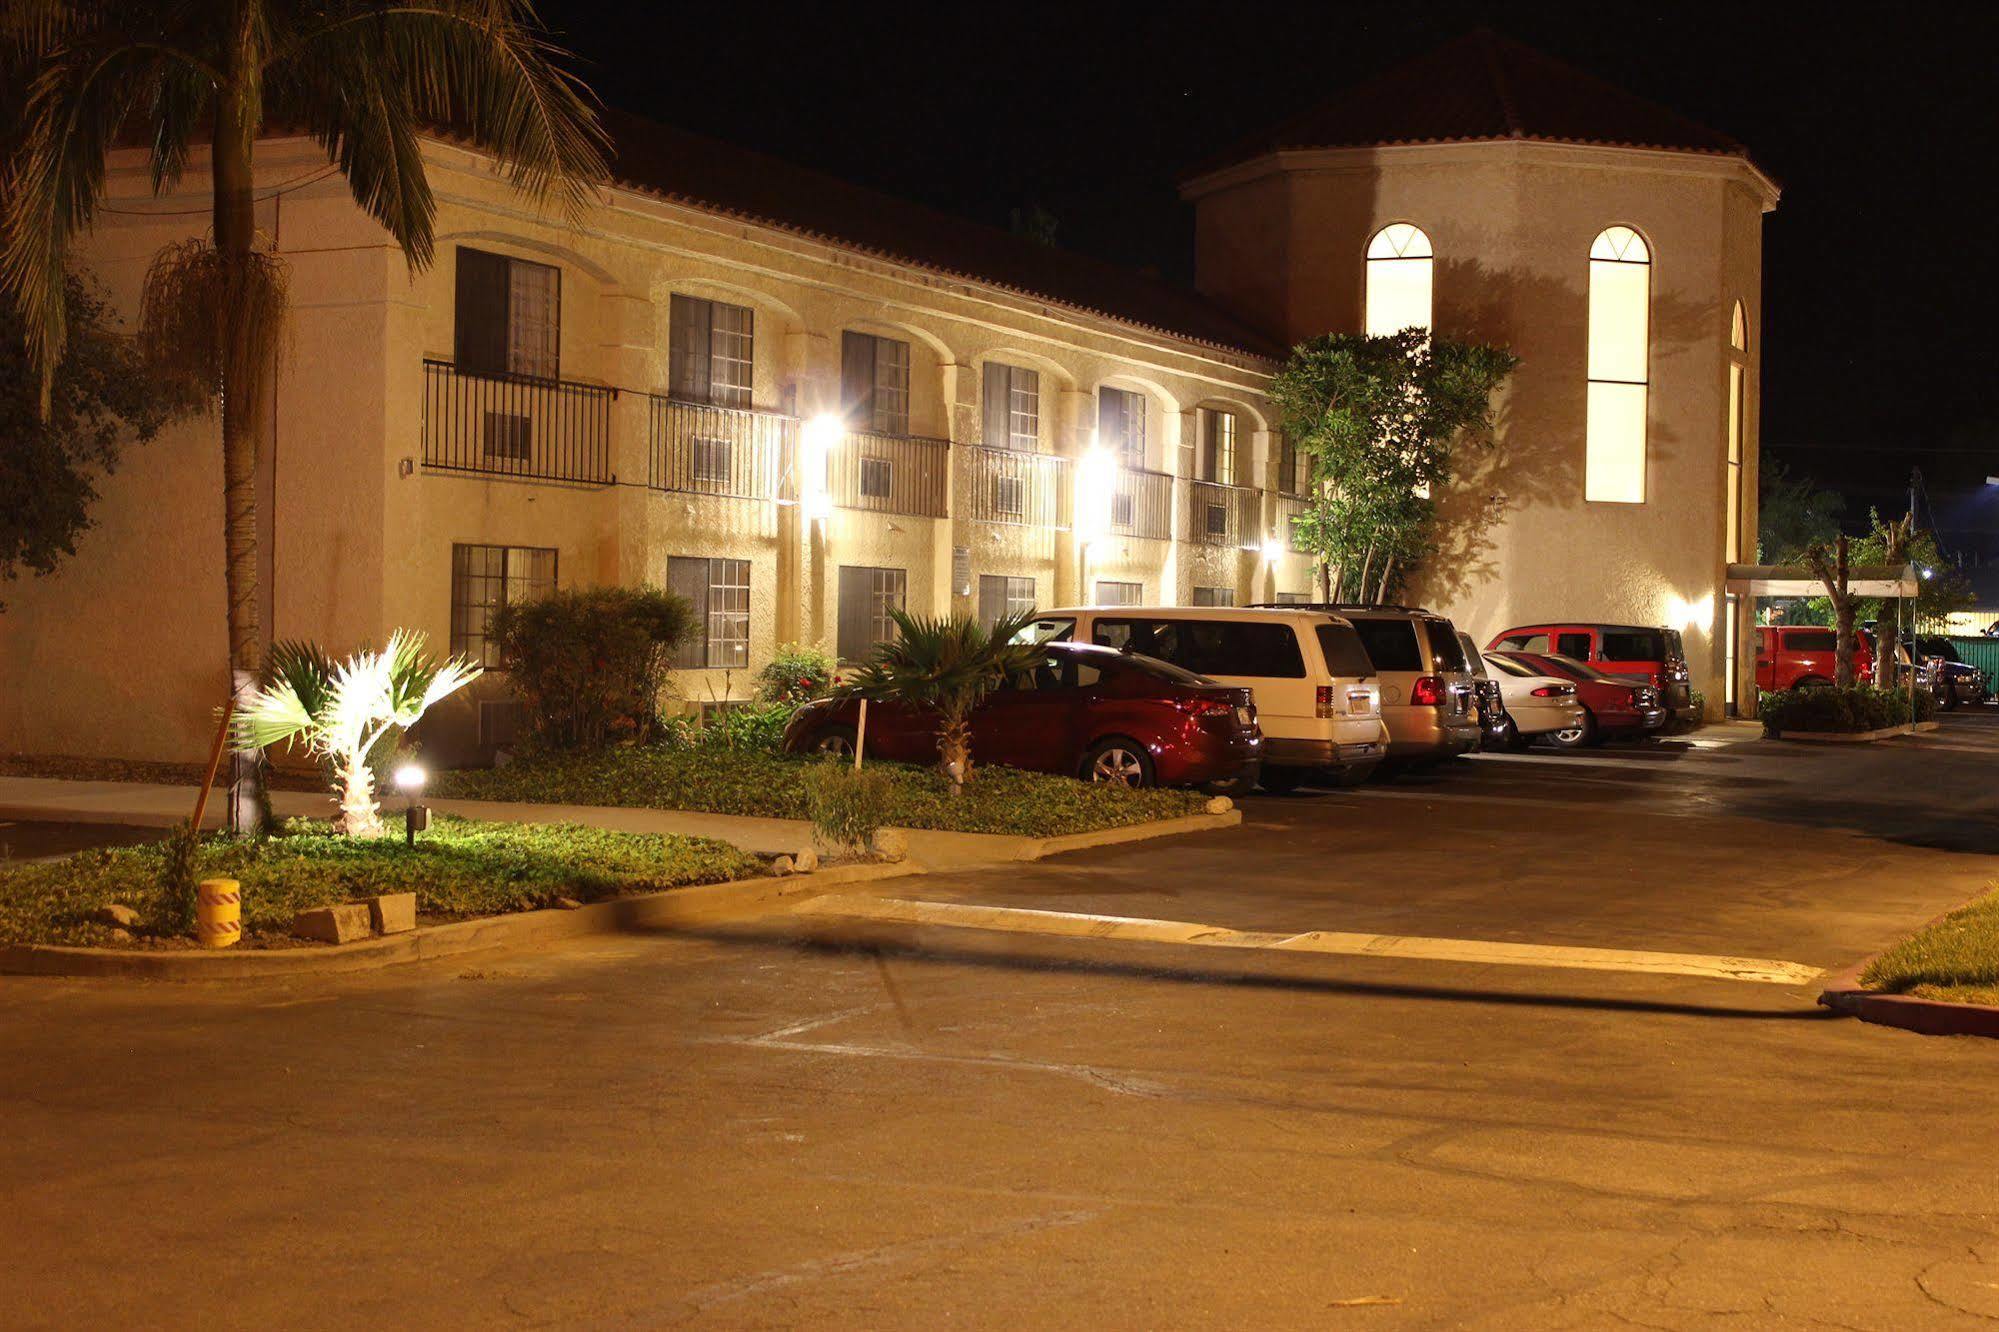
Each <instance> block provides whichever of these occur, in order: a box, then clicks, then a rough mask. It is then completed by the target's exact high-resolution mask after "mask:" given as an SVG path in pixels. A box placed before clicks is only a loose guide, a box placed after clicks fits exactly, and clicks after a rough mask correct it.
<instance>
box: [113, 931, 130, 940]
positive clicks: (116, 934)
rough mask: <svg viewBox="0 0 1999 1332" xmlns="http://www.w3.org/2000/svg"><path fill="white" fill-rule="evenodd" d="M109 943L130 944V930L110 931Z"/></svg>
mask: <svg viewBox="0 0 1999 1332" xmlns="http://www.w3.org/2000/svg"><path fill="white" fill-rule="evenodd" d="M111 942H112V943H131V942H132V931H130V930H117V929H114V930H112V931H111Z"/></svg>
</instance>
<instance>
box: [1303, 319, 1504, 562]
mask: <svg viewBox="0 0 1999 1332" xmlns="http://www.w3.org/2000/svg"><path fill="white" fill-rule="evenodd" d="M1518 363H1519V362H1518V358H1516V357H1515V356H1514V355H1513V354H1512V353H1511V352H1509V351H1507V350H1505V349H1504V348H1501V347H1491V346H1485V345H1482V344H1477V343H1467V342H1454V341H1452V340H1450V339H1448V338H1440V337H1434V336H1431V335H1430V334H1428V333H1426V332H1424V331H1423V330H1422V329H1415V328H1410V329H1404V330H1403V331H1402V332H1400V333H1395V334H1391V335H1388V336H1383V337H1370V336H1367V335H1364V334H1354V333H1333V334H1327V335H1325V336H1323V337H1318V338H1313V339H1312V340H1311V341H1309V342H1304V343H1301V344H1299V345H1298V346H1297V347H1296V348H1294V349H1293V350H1292V353H1291V357H1290V360H1289V361H1288V362H1287V363H1286V364H1285V366H1284V369H1283V370H1281V371H1279V372H1278V374H1277V377H1276V379H1275V380H1274V381H1273V383H1272V385H1271V397H1272V399H1273V400H1274V401H1275V403H1276V405H1277V408H1278V412H1279V415H1280V416H1281V418H1282V420H1283V423H1284V430H1285V432H1286V433H1287V434H1288V435H1289V436H1290V437H1291V438H1292V439H1294V440H1296V441H1297V445H1298V448H1299V451H1300V452H1302V453H1303V454H1304V455H1305V456H1306V457H1307V458H1308V459H1309V460H1310V466H1311V477H1310V482H1309V484H1308V487H1307V490H1308V493H1307V496H1306V506H1305V510H1304V512H1303V513H1301V514H1300V515H1298V517H1297V518H1295V519H1294V520H1293V521H1294V523H1295V525H1296V528H1297V535H1298V538H1299V541H1300V544H1302V545H1303V546H1304V548H1305V549H1306V550H1308V551H1309V552H1311V554H1312V556H1313V557H1314V560H1315V561H1316V563H1317V565H1318V569H1319V584H1320V591H1321V595H1322V596H1323V597H1324V598H1325V599H1326V600H1337V599H1341V598H1343V597H1344V596H1345V594H1346V591H1347V589H1348V588H1351V589H1352V591H1353V592H1354V594H1355V597H1356V599H1358V600H1362V601H1384V600H1386V599H1387V596H1388V593H1389V591H1390V589H1391V588H1392V587H1394V585H1395V580H1396V577H1397V575H1398V574H1400V573H1402V572H1405V571H1406V570H1408V569H1409V568H1411V567H1413V566H1415V565H1417V564H1419V563H1420V562H1421V561H1422V560H1423V558H1424V557H1425V556H1426V555H1427V554H1428V553H1429V552H1430V551H1431V550H1432V549H1433V548H1434V546H1435V541H1436V533H1435V524H1436V517H1437V508H1436V500H1435V498H1434V496H1435V494H1436V492H1437V491H1438V490H1439V489H1441V488H1442V487H1444V486H1445V485H1447V484H1449V482H1450V480H1451V478H1452V476H1453V475H1455V472H1456V461H1457V457H1458V453H1459V451H1460V450H1461V449H1462V448H1464V447H1466V446H1467V445H1469V446H1473V447H1482V448H1489V447H1491V445H1492V395H1493V393H1494V392H1495V391H1496V390H1497V389H1498V387H1499V386H1500V384H1501V383H1503V382H1504V381H1505V379H1506V377H1507V376H1508V375H1510V374H1511V373H1513V368H1514V366H1515V365H1517V364H1518Z"/></svg>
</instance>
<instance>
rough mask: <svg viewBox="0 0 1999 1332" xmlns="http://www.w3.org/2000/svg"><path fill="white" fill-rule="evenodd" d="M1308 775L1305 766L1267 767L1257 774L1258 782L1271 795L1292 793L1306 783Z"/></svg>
mask: <svg viewBox="0 0 1999 1332" xmlns="http://www.w3.org/2000/svg"><path fill="white" fill-rule="evenodd" d="M1307 775H1308V773H1307V770H1306V769H1304V768H1272V767H1265V768H1264V770H1263V771H1262V772H1260V773H1258V774H1257V777H1256V780H1257V784H1258V785H1259V786H1261V787H1262V788H1263V789H1264V791H1265V792H1266V793H1267V794H1270V795H1290V794H1291V793H1292V792H1293V791H1295V790H1297V789H1298V788H1299V787H1300V786H1303V785H1304V784H1305V778H1306V776H1307Z"/></svg>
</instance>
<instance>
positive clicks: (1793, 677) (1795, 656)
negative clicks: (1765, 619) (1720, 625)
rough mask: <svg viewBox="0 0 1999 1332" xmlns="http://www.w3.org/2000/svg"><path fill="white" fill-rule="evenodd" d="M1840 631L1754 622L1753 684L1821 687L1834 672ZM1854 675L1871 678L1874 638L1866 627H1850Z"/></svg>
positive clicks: (1768, 687)
mask: <svg viewBox="0 0 1999 1332" xmlns="http://www.w3.org/2000/svg"><path fill="white" fill-rule="evenodd" d="M1838 645H1839V635H1838V634H1837V633H1836V632H1835V631H1833V630H1831V629H1827V628H1825V627H1823V626H1821V625H1816V624H1760V625H1758V626H1756V687H1757V688H1758V689H1765V690H1769V691H1770V692H1772V693H1776V692H1777V691H1779V690H1784V689H1823V688H1825V687H1826V686H1828V685H1830V684H1831V683H1832V682H1833V680H1834V679H1835V678H1836V675H1837V665H1836V663H1837V660H1838ZM1853 678H1854V679H1855V680H1856V681H1858V682H1859V683H1861V684H1872V683H1873V682H1874V640H1873V639H1872V638H1870V637H1868V634H1867V631H1866V630H1865V629H1856V630H1854V631H1853Z"/></svg>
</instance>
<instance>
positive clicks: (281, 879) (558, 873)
mask: <svg viewBox="0 0 1999 1332" xmlns="http://www.w3.org/2000/svg"><path fill="white" fill-rule="evenodd" d="M294 826H295V827H300V828H301V829H303V826H302V825H294ZM160 863H161V855H160V851H159V848H158V846H157V844H155V845H148V846H137V847H121V848H118V849H116V850H97V851H83V852H79V853H77V854H76V855H73V856H67V857H64V858H63V859H61V860H57V861H49V862H45V863H39V864H19V865H9V864H4V863H0V943H57V944H107V943H110V942H112V941H113V940H112V935H111V933H110V929H109V927H107V926H104V925H100V924H97V923H96V922H94V921H92V920H91V919H90V916H91V914H92V913H93V912H95V911H96V910H97V909H98V908H100V907H102V906H104V905H106V904H107V903H111V902H119V903H123V904H124V905H126V906H129V907H131V908H133V909H134V910H135V911H137V912H138V913H139V915H140V916H141V918H142V919H144V920H146V921H148V922H151V921H154V920H157V919H158V918H159V914H160V911H161V907H162V901H161V893H160V889H159V882H160ZM762 872H763V864H762V862H761V861H759V860H758V859H757V858H756V857H755V856H752V855H749V854H748V853H746V852H743V851H738V850H737V849H736V848H735V847H732V846H730V845H728V844H727V843H726V842H716V841H711V840H709V839H707V838H701V837H672V836H662V835H653V834H638V833H617V832H604V831H601V830H598V829H594V828H579V827H574V826H570V825H555V824H517V823H475V822H472V821H470V820H466V819H452V818H446V817H443V816H439V817H438V818H437V819H436V821H435V822H434V824H433V826H432V828H431V830H430V831H429V832H426V833H422V834H419V835H418V838H417V845H416V847H415V848H414V849H411V848H409V847H406V846H404V845H403V839H402V838H401V836H396V837H392V838H382V839H379V840H368V841H356V840H353V839H350V838H345V837H335V836H332V835H330V834H328V833H325V832H320V831H311V830H300V831H292V832H288V833H286V834H285V835H283V836H279V837H272V838H269V839H268V840H265V841H261V842H231V841H225V840H222V839H211V840H209V841H208V842H207V843H206V844H205V845H204V846H203V848H202V851H201V859H200V863H199V865H198V866H197V869H196V877H197V878H232V879H237V880H240V881H241V883H242V885H243V923H244V933H245V937H246V941H247V942H250V943H252V944H254V943H257V942H265V943H276V942H279V941H280V940H288V939H289V930H290V927H291V919H292V913H293V912H295V911H298V910H300V909H301V908H304V907H314V906H326V905H329V904H332V903H335V902H346V901H351V900H353V899H355V898H360V897H372V896H374V895H376V894H378V893H406V892H414V893H415V894H416V898H417V911H418V912H419V913H420V914H421V915H423V916H427V917H429V918H431V919H433V920H437V919H455V918H462V917H468V916H492V915H501V914H504V913H506V912H510V911H527V910H532V909H534V908H536V907H542V906H547V905H549V904H551V903H552V902H553V901H554V900H555V899H556V898H558V897H568V898H572V899H574V900H576V901H579V902H589V901H595V900H598V899H601V898H606V897H615V896H619V895H621V894H624V893H637V892H652V891H656V890H658V889H662V888H677V887H681V886H683V885H686V884H695V883H719V882H723V881H725V880H728V879H741V878H749V877H752V876H755V875H757V874H760V873H762ZM259 936H262V937H261V939H260V937H259ZM143 937H144V936H142V940H143Z"/></svg>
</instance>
